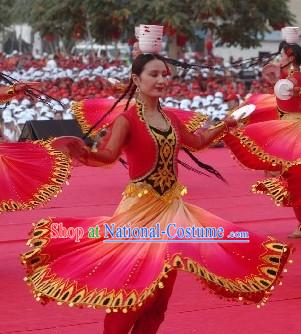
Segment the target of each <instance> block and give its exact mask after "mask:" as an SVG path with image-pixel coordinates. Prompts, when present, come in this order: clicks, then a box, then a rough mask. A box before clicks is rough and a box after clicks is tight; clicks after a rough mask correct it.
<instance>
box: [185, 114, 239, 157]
mask: <svg viewBox="0 0 301 334" xmlns="http://www.w3.org/2000/svg"><path fill="white" fill-rule="evenodd" d="M179 126H180V132H181V138H182V146H184V147H187V148H188V149H190V150H192V151H199V150H202V149H204V148H206V147H208V146H209V145H210V144H211V143H212V142H214V141H216V140H218V139H221V138H222V137H223V136H224V135H225V134H227V133H228V132H229V131H230V129H231V128H234V127H236V126H237V121H236V120H235V119H233V118H232V117H227V118H225V120H224V121H222V122H220V123H218V124H217V125H215V126H214V127H211V128H209V129H203V130H202V129H201V130H198V131H197V132H196V133H195V134H194V133H191V132H189V131H188V130H187V128H186V127H185V125H184V124H183V123H182V122H180V121H179Z"/></svg>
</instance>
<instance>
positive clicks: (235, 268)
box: [22, 54, 290, 334]
mask: <svg viewBox="0 0 301 334" xmlns="http://www.w3.org/2000/svg"><path fill="white" fill-rule="evenodd" d="M167 74H168V67H167V64H166V63H165V62H164V60H163V59H162V57H159V56H157V55H155V54H142V55H139V56H138V57H137V58H136V59H135V61H134V62H133V65H132V76H131V81H130V84H129V86H128V88H127V90H126V92H125V94H124V96H121V98H120V100H121V99H122V98H123V97H125V96H127V97H128V103H127V104H126V105H125V110H126V111H125V112H123V113H122V114H120V115H119V116H118V117H116V118H115V119H114V120H113V121H112V122H110V124H109V126H108V127H107V134H106V136H105V137H104V138H103V140H102V141H101V142H99V144H98V145H97V146H96V147H95V148H94V150H91V149H90V148H89V147H87V146H86V145H85V143H84V142H83V141H82V140H81V139H76V138H72V137H67V138H61V139H58V140H57V141H56V140H55V141H54V142H53V144H52V145H53V147H54V148H56V149H59V150H61V151H63V152H66V153H68V154H69V155H70V156H71V157H72V158H73V159H77V160H79V161H80V162H82V163H84V164H86V165H88V166H99V167H100V166H105V165H107V164H111V163H113V162H114V161H116V160H117V159H118V158H119V156H120V154H121V153H122V152H124V154H125V156H126V158H127V162H128V168H129V176H130V182H129V184H128V185H127V186H126V187H125V190H124V192H123V194H122V200H121V202H120V204H119V206H118V207H117V209H116V211H115V212H114V213H113V215H112V216H111V217H94V218H62V217H53V218H46V219H42V220H40V221H39V222H37V223H36V224H35V226H34V228H33V231H32V234H31V239H30V240H29V244H30V245H31V247H32V249H31V250H30V251H28V252H27V253H24V254H23V255H22V261H23V263H24V265H25V267H26V269H27V275H26V278H25V280H26V281H27V283H28V284H29V286H30V287H31V289H32V291H33V293H34V296H35V297H36V299H37V300H38V301H41V302H44V303H45V302H47V301H50V300H53V301H56V302H57V303H58V304H67V305H69V306H79V307H84V306H87V307H94V308H105V309H106V311H107V315H106V317H105V321H104V333H105V334H112V333H114V334H121V333H123V334H124V333H128V332H129V331H130V330H131V329H132V333H135V334H137V333H143V334H150V333H156V332H157V331H158V328H159V326H160V324H161V323H162V321H163V319H164V313H165V311H166V308H167V304H168V300H169V298H170V295H171V292H172V289H173V285H174V282H175V279H176V274H177V271H178V270H184V271H187V272H190V273H192V274H193V275H194V276H195V277H196V278H197V279H199V280H200V281H201V282H202V283H203V284H204V286H205V287H207V288H208V289H209V290H211V291H213V292H215V293H216V294H217V295H219V296H220V297H226V298H229V299H231V300H233V299H235V300H237V301H242V302H253V303H257V304H259V303H265V302H266V300H267V299H268V297H269V295H270V292H271V290H272V289H273V288H274V286H275V285H277V282H279V279H280V275H281V272H282V271H283V268H284V265H285V263H286V261H287V258H288V256H289V253H290V248H289V247H288V246H287V245H285V244H282V243H280V242H278V241H277V240H275V239H274V238H272V237H262V236H258V235H255V234H253V233H251V232H249V241H250V242H246V243H241V244H236V243H229V242H222V241H225V240H220V239H219V238H218V236H215V237H214V241H215V242H214V243H201V242H197V241H199V240H195V239H196V238H193V239H192V240H191V239H190V238H189V236H188V235H186V236H184V238H185V240H184V241H186V242H182V241H183V236H182V235H179V234H173V235H172V237H171V238H170V237H168V236H167V235H164V236H162V237H161V238H160V239H163V240H162V242H160V243H155V242H150V241H152V240H150V238H149V237H148V238H146V239H145V242H143V243H132V242H129V241H133V240H131V238H129V237H125V238H124V240H123V241H124V242H120V240H119V242H116V241H117V240H116V238H115V237H114V236H110V237H108V238H107V237H105V234H104V233H103V232H104V229H105V228H106V227H110V228H113V226H114V228H115V229H117V228H120V229H124V228H126V227H128V226H129V224H131V226H132V227H136V228H142V227H143V228H147V229H151V228H154V226H156V224H157V223H159V224H160V228H161V230H162V231H163V230H166V229H168V226H170V224H171V223H172V224H173V225H172V226H173V228H174V229H180V230H181V231H183V230H185V231H190V232H191V231H192V230H193V228H213V229H214V228H215V229H218V228H220V229H222V230H223V231H224V236H225V239H227V236H228V235H229V234H230V233H231V232H237V231H239V230H240V229H239V227H238V226H235V225H233V224H231V223H229V222H227V221H225V220H223V219H222V218H219V217H217V216H214V215H213V214H211V213H209V212H207V211H205V210H203V209H201V208H199V207H197V206H194V205H191V204H189V203H186V202H184V201H183V200H182V196H183V195H185V193H186V188H185V187H184V186H183V185H181V183H180V182H179V181H178V178H177V155H178V152H179V149H180V148H182V147H185V148H189V150H194V151H197V150H200V149H203V148H205V147H207V146H208V145H209V144H210V143H212V142H213V141H214V140H215V139H216V138H218V137H221V136H223V135H225V134H226V133H228V132H229V130H230V129H231V128H233V127H235V126H237V123H236V121H235V120H234V119H233V118H231V117H227V118H226V119H225V120H224V122H222V123H220V124H219V126H217V127H216V128H214V129H210V130H204V131H200V132H198V133H197V134H193V133H191V132H189V131H188V129H187V127H185V126H184V125H183V123H182V122H181V121H180V119H179V118H178V117H177V115H176V114H175V113H173V112H171V111H163V110H162V109H161V107H160V103H159V98H160V97H162V96H163V95H164V91H165V89H166V84H167ZM135 94H136V103H135V104H134V105H132V106H131V107H130V108H128V105H129V104H130V100H131V99H132V97H133V96H134V95H135ZM116 104H118V101H116V103H115V104H114V105H113V106H112V107H111V109H110V110H109V112H106V113H104V112H102V113H103V114H104V115H106V116H107V117H108V116H109V115H111V113H112V111H114V107H115V105H116ZM100 113H101V111H100ZM106 120H107V118H105V117H103V119H102V122H103V123H105V122H106ZM208 170H209V171H212V170H211V169H209V168H208ZM216 173H217V172H216ZM58 224H61V226H63V227H64V228H66V229H68V228H69V229H72V228H75V227H77V228H81V229H82V231H84V233H83V234H82V238H81V241H80V242H78V243H75V242H74V240H72V239H66V238H59V237H58V236H57V235H55V234H56V233H54V230H53V228H54V227H57V226H58ZM96 228H97V229H99V232H100V233H99V234H98V235H96V234H95V233H94V232H95V229H96ZM92 232H93V233H92ZM173 232H175V230H173ZM187 233H188V232H187ZM190 237H191V235H190ZM170 241H172V242H170ZM189 241H191V242H189ZM183 293H184V292H183Z"/></svg>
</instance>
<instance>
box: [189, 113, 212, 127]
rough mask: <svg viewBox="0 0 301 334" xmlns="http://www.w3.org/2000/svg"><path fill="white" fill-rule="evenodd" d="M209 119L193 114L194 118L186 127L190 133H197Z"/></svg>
mask: <svg viewBox="0 0 301 334" xmlns="http://www.w3.org/2000/svg"><path fill="white" fill-rule="evenodd" d="M207 119H208V116H206V115H203V114H200V113H198V112H193V116H192V118H191V119H190V120H189V121H188V122H185V126H186V128H187V129H188V131H189V132H195V131H196V130H198V129H199V128H200V127H201V126H202V123H204V122H205V121H206V120H207Z"/></svg>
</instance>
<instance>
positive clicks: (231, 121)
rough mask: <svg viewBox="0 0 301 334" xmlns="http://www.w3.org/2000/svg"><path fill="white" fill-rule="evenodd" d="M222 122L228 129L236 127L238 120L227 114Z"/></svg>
mask: <svg viewBox="0 0 301 334" xmlns="http://www.w3.org/2000/svg"><path fill="white" fill-rule="evenodd" d="M224 123H225V125H226V127H227V128H228V129H233V128H236V127H238V125H239V123H238V120H236V119H235V118H234V117H232V116H231V115H230V116H227V117H226V118H225V119H224Z"/></svg>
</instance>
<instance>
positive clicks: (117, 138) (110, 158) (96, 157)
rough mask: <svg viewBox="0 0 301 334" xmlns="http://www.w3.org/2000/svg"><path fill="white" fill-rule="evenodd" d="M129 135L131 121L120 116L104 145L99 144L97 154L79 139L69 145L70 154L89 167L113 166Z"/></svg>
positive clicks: (104, 140)
mask: <svg viewBox="0 0 301 334" xmlns="http://www.w3.org/2000/svg"><path fill="white" fill-rule="evenodd" d="M128 133H129V121H128V120H127V119H126V118H125V117H123V116H122V115H120V116H119V117H117V119H116V120H115V121H114V123H113V125H112V127H111V128H110V129H109V132H108V133H107V135H106V136H105V137H104V138H103V143H99V145H98V147H97V150H96V152H94V150H91V149H90V147H88V146H86V145H85V144H84V142H83V141H82V140H80V139H78V140H77V141H75V142H74V143H70V144H68V149H69V153H70V155H71V157H73V158H75V159H77V160H79V161H80V162H82V163H83V164H85V165H87V166H94V167H100V166H104V165H107V164H111V163H113V162H114V161H116V160H117V159H118V157H119V156H120V154H121V151H122V147H123V145H124V143H125V140H126V138H127V136H128Z"/></svg>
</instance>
